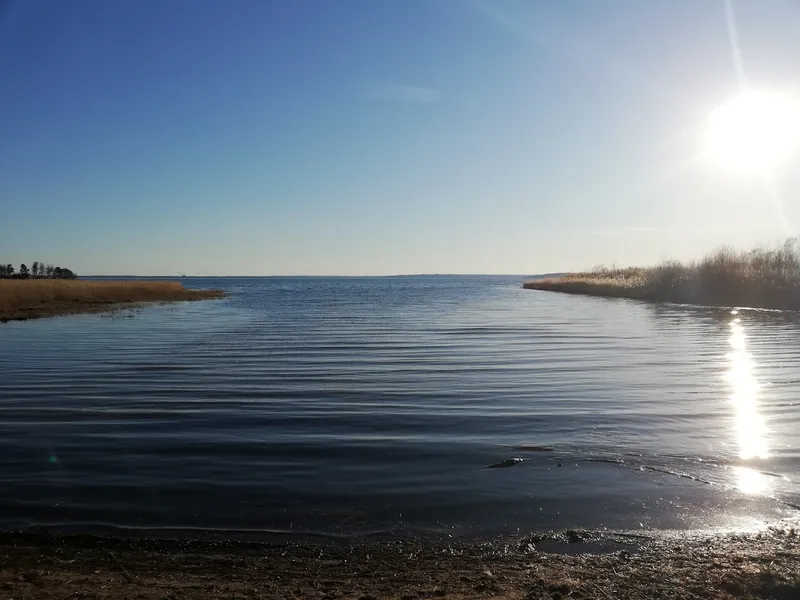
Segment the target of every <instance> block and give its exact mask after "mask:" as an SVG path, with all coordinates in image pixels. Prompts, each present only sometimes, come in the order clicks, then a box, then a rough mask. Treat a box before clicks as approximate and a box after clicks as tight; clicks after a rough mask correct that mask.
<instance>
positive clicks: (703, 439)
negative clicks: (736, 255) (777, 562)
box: [0, 277, 800, 536]
mask: <svg viewBox="0 0 800 600" xmlns="http://www.w3.org/2000/svg"><path fill="white" fill-rule="evenodd" d="M186 281H188V282H189V285H192V286H198V287H206V286H214V287H222V288H224V289H227V290H229V291H230V292H231V295H230V297H229V298H228V299H226V300H224V301H221V302H203V303H190V304H181V305H169V306H161V307H150V308H146V309H142V310H139V311H136V312H134V313H132V314H128V315H127V316H126V317H125V318H122V317H120V316H115V317H109V316H98V315H91V316H78V317H67V318H60V319H52V320H42V321H32V322H23V323H10V324H6V325H3V326H0V527H21V526H35V525H46V526H59V527H66V528H69V529H86V530H107V529H108V528H138V529H143V530H147V531H148V532H152V531H154V530H156V531H159V532H162V533H165V534H167V533H168V534H171V535H172V534H175V533H176V532H184V533H186V532H188V533H192V532H194V531H195V530H216V531H217V532H218V534H219V535H226V536H227V535H243V534H247V535H256V536H258V535H264V534H267V533H271V534H276V533H277V534H287V535H303V534H324V535H331V536H338V535H344V536H348V535H365V534H380V535H386V534H391V535H401V534H406V533H425V532H436V533H441V532H446V533H453V534H495V533H504V532H516V531H518V530H519V531H528V530H531V529H550V528H561V527H591V528H596V527H609V528H623V529H628V528H636V529H638V528H642V527H644V528H717V527H721V528H729V527H750V526H754V525H757V524H759V523H763V522H764V520H769V519H776V518H782V517H788V518H794V517H795V515H796V514H797V511H796V509H795V508H793V506H795V505H800V484H798V479H800V451H799V450H798V449H799V448H800V428H798V425H800V419H799V418H798V417H800V405H799V404H798V403H800V343H798V342H800V314H792V313H775V312H753V311H741V312H740V313H739V314H731V311H729V310H723V309H718V310H717V309H702V308H690V307H680V306H659V305H648V304H643V303H638V302H632V301H624V300H602V299H593V298H580V297H570V296H563V295H558V294H551V293H547V292H533V291H526V290H522V289H521V288H520V282H521V278H519V277H403V278H358V279H347V278H335V279H316V278H263V279H261V278H257V279H207V280H203V279H188V280H186ZM522 445H535V446H542V447H548V448H551V449H552V450H550V451H532V450H530V449H520V448H517V446H522ZM511 458H522V459H524V460H523V461H522V462H519V463H517V464H516V465H515V466H513V467H510V468H497V469H486V468H485V467H486V466H487V465H489V464H492V463H496V462H498V461H503V460H507V459H511Z"/></svg>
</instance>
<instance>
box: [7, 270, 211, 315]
mask: <svg viewBox="0 0 800 600" xmlns="http://www.w3.org/2000/svg"><path fill="white" fill-rule="evenodd" d="M222 295H223V293H222V292H221V291H220V290H189V289H186V288H184V287H183V285H181V284H180V283H179V282H177V281H132V280H128V281H100V280H80V279H79V280H67V279H0V321H9V320H22V319H31V318H37V317H49V316H55V315H62V314H72V313H84V312H98V311H103V310H112V309H114V308H118V307H120V306H125V305H131V304H138V303H142V302H175V301H180V300H203V299H207V298H220V297H222Z"/></svg>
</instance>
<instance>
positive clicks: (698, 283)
mask: <svg viewBox="0 0 800 600" xmlns="http://www.w3.org/2000/svg"><path fill="white" fill-rule="evenodd" d="M522 287H523V288H525V289H528V290H541V291H549V292H561V293H564V294H580V295H584V296H598V297H602V298H629V299H633V300H647V301H650V302H676V303H680V304H698V305H704V306H726V307H742V308H745V307H746V308H766V309H780V310H800V248H798V246H797V243H796V241H795V240H794V239H791V240H789V241H787V242H786V243H785V244H784V245H783V246H781V247H779V248H776V249H764V248H757V249H755V250H750V251H747V252H737V251H734V250H731V249H729V248H722V249H720V250H717V251H716V252H715V253H713V254H710V255H708V256H707V257H705V258H704V259H703V260H701V261H700V262H696V263H695V262H692V263H680V262H677V261H669V262H664V263H662V264H660V265H658V266H655V267H630V268H626V269H606V268H602V267H601V268H598V269H595V270H594V271H591V272H583V273H566V274H562V275H557V276H551V277H548V276H545V277H542V278H539V279H532V280H528V281H525V282H524V283H523V284H522Z"/></svg>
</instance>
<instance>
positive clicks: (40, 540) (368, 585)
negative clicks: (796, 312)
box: [0, 528, 800, 600]
mask: <svg viewBox="0 0 800 600" xmlns="http://www.w3.org/2000/svg"><path fill="white" fill-rule="evenodd" d="M543 549H550V550H557V552H556V553H554V552H546V551H543ZM0 556H2V566H1V567H0V595H2V597H4V598H28V599H32V598H97V599H106V598H131V599H133V598H136V599H143V600H149V599H156V598H159V599H174V598H258V599H276V600H277V599H286V598H318V599H334V598H339V599H343V600H344V599H347V600H367V599H377V598H398V599H402V600H412V599H417V598H453V599H463V598H499V599H506V600H511V599H515V600H516V599H534V598H625V599H627V598H631V599H633V598H637V599H638V598H682V599H687V598H776V599H779V600H789V599H794V598H800V544H798V540H797V537H796V533H795V530H794V529H792V528H772V529H769V530H765V531H764V532H761V533H750V534H722V535H719V534H718V535H706V534H699V533H693V534H682V535H656V534H651V535H643V536H619V535H616V536H615V535H608V534H607V535H603V536H600V535H595V534H589V533H585V532H566V533H562V534H556V535H551V536H544V535H537V536H533V537H520V538H514V539H495V540H491V541H477V540H470V541H457V540H451V539H436V540H430V539H405V540H394V541H358V542H356V541H353V542H339V543H336V544H332V543H321V542H314V541H311V542H302V543H300V542H291V543H278V544H260V543H244V542H214V541H197V540H194V541H177V540H172V541H170V540H152V539H142V538H137V539H125V538H102V537H93V536H89V535H45V534H31V533H4V534H2V535H0Z"/></svg>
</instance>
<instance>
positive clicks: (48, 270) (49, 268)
mask: <svg viewBox="0 0 800 600" xmlns="http://www.w3.org/2000/svg"><path fill="white" fill-rule="evenodd" d="M54 271H55V269H54V268H53V265H47V267H45V272H46V273H47V276H48V277H52V276H53V272H54Z"/></svg>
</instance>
